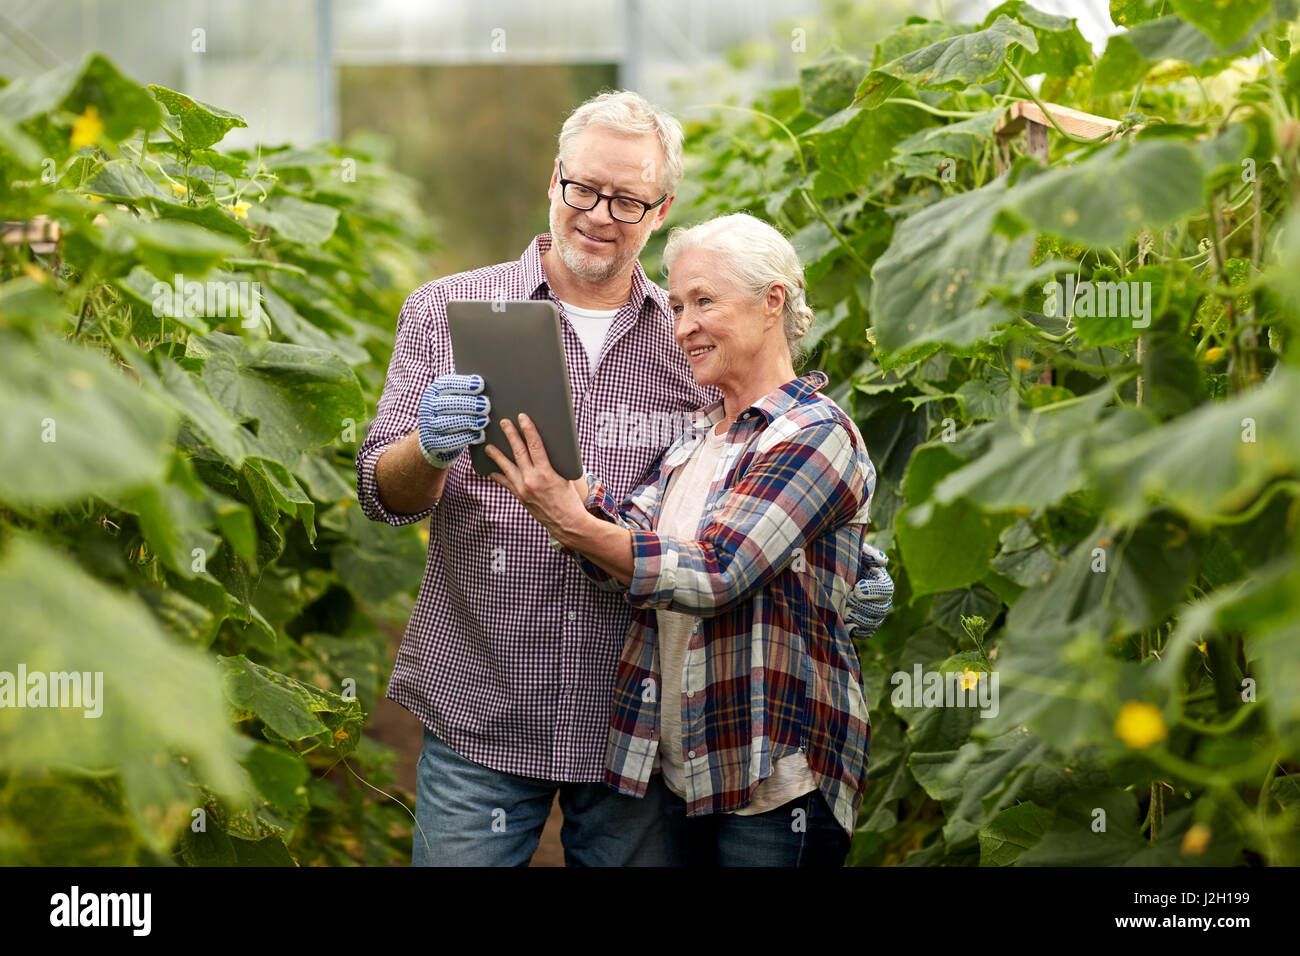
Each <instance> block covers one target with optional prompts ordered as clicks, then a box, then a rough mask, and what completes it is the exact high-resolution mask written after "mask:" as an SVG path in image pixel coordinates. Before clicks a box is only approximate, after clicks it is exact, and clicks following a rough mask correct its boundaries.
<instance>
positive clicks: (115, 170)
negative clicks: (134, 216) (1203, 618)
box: [81, 159, 177, 205]
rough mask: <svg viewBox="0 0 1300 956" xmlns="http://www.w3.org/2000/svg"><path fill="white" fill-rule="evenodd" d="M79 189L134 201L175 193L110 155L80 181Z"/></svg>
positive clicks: (169, 198) (167, 199) (165, 198)
mask: <svg viewBox="0 0 1300 956" xmlns="http://www.w3.org/2000/svg"><path fill="white" fill-rule="evenodd" d="M81 192H83V193H89V194H91V195H95V196H102V197H103V198H105V199H112V200H115V201H117V202H124V203H136V204H137V205H138V204H139V202H140V200H144V199H149V200H153V201H155V202H160V203H174V202H176V201H177V200H176V195H175V194H170V195H169V194H168V193H165V192H163V191H162V189H160V188H159V186H158V184H157V183H155V182H154V181H153V179H152V178H151V177H150V176H149V174H148V173H146V172H145V171H144V170H143V169H141V168H140V167H139V166H137V165H136V164H135V163H132V162H129V161H128V160H125V159H113V160H109V161H108V162H107V163H104V165H102V166H101V167H99V169H98V170H97V171H96V172H95V175H94V176H92V177H90V179H89V180H87V181H86V182H85V183H84V184H83V185H82V187H81Z"/></svg>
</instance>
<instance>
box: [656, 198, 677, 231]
mask: <svg viewBox="0 0 1300 956" xmlns="http://www.w3.org/2000/svg"><path fill="white" fill-rule="evenodd" d="M676 198H677V194H676V193H673V194H672V195H671V196H669V197H668V198H667V199H665V200H664V204H663V205H662V206H660V207H659V208H658V209H656V210H655V212H656V213H658V215H657V216H655V224H654V226H653V227H652V228H651V229H650V231H651V232H658V231H659V227H660V226H662V225H663V224H664V220H665V219H667V218H668V210H669V209H672V208H673V200H675V199H676Z"/></svg>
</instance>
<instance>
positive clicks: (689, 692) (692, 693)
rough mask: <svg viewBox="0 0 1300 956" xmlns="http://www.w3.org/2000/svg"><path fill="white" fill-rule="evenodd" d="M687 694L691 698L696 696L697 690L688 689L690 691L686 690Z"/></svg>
mask: <svg viewBox="0 0 1300 956" xmlns="http://www.w3.org/2000/svg"><path fill="white" fill-rule="evenodd" d="M686 696H687V698H688V699H689V698H691V697H694V696H695V691H693V690H688V691H687V692H686Z"/></svg>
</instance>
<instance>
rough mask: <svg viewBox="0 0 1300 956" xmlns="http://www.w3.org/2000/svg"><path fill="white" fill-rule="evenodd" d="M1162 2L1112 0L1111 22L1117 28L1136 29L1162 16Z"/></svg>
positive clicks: (1150, 0) (1153, 0)
mask: <svg viewBox="0 0 1300 956" xmlns="http://www.w3.org/2000/svg"><path fill="white" fill-rule="evenodd" d="M1162 7H1163V3H1162V2H1161V0H1110V22H1111V23H1113V24H1115V26H1117V27H1129V28H1132V27H1135V26H1137V25H1138V24H1139V23H1146V22H1147V21H1148V20H1154V19H1155V18H1156V17H1158V16H1160V9H1161V8H1162Z"/></svg>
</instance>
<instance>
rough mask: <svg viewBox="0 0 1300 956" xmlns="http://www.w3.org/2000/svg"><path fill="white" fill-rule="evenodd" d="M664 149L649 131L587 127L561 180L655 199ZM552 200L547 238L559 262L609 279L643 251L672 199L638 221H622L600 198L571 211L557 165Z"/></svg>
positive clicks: (591, 278)
mask: <svg viewBox="0 0 1300 956" xmlns="http://www.w3.org/2000/svg"><path fill="white" fill-rule="evenodd" d="M663 161H664V158H663V151H662V150H661V149H660V147H659V140H658V138H657V137H656V136H654V135H653V134H650V133H647V134H645V135H643V136H629V135H627V134H624V133H619V132H616V131H614V130H612V129H610V128H609V127H607V126H588V127H587V128H586V129H585V130H583V131H582V132H581V133H579V134H578V136H577V138H576V139H575V140H574V141H573V145H572V149H571V152H570V155H569V157H568V158H567V159H565V160H564V178H565V179H571V180H574V181H576V182H580V183H583V184H584V185H587V186H590V187H591V188H593V189H595V190H596V191H598V192H602V193H604V194H605V195H606V196H630V197H632V198H633V199H641V200H644V201H645V202H648V203H651V202H655V201H656V200H657V199H658V198H659V197H660V196H662V195H663V193H662V192H661V191H660V188H659V173H660V171H661V170H662V169H663ZM547 195H549V196H550V199H551V236H552V239H553V241H554V244H555V249H556V251H557V252H559V254H560V261H562V262H563V263H564V265H565V266H566V267H567V268H568V269H569V271H570V272H572V273H573V274H574V275H576V276H578V277H579V278H581V279H584V280H586V281H587V282H608V281H610V280H612V279H614V278H615V277H617V276H619V275H622V274H623V271H624V270H625V269H627V268H628V267H629V266H630V265H631V264H632V262H633V261H634V260H635V259H636V258H637V256H639V255H640V254H641V250H642V249H643V248H644V247H645V244H646V240H647V239H649V238H650V233H652V232H654V231H655V230H656V229H658V228H659V227H660V226H661V225H663V222H664V218H665V217H666V216H667V215H668V208H669V207H670V206H671V205H672V204H673V200H672V198H671V197H670V198H669V199H668V200H667V201H666V202H665V203H663V204H662V205H660V206H657V207H655V208H654V209H651V210H650V211H649V212H647V213H646V214H645V218H644V219H642V220H641V221H640V222H638V223H627V222H620V221H619V220H617V219H615V218H613V216H611V215H610V211H609V202H608V201H606V200H604V199H602V200H600V201H599V202H597V203H596V205H595V207H593V208H592V209H585V210H584V209H574V208H573V207H572V206H570V205H568V204H567V203H566V202H565V201H564V197H563V195H562V190H561V187H560V171H559V163H558V162H557V163H556V167H555V171H554V172H553V173H552V175H551V186H550V189H549V190H548V192H547Z"/></svg>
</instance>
